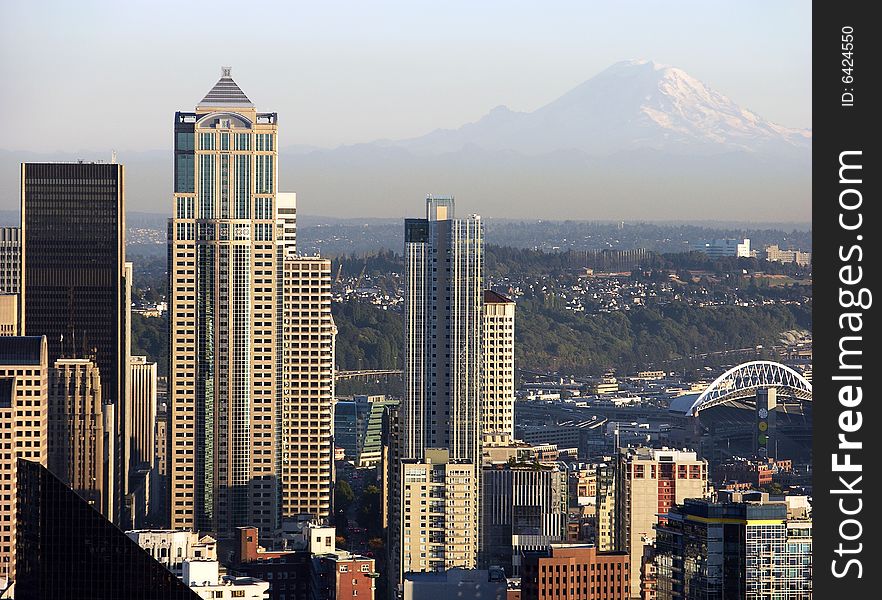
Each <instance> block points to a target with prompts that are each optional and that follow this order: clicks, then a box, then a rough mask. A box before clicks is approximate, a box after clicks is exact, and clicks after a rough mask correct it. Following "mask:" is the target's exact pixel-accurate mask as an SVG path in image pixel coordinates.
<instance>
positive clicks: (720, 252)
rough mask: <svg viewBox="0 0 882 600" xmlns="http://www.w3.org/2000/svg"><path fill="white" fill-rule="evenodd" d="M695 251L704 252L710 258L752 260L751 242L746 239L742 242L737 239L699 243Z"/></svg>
mask: <svg viewBox="0 0 882 600" xmlns="http://www.w3.org/2000/svg"><path fill="white" fill-rule="evenodd" d="M695 250H697V251H699V252H704V253H705V254H707V255H708V257H710V258H724V257H726V256H735V257H738V258H750V256H751V254H750V240H749V239H747V238H745V239H743V240H741V241H738V240H736V239H720V240H709V241H704V242H698V244H696V245H695Z"/></svg>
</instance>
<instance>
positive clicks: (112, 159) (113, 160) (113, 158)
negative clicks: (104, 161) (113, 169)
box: [110, 150, 116, 165]
mask: <svg viewBox="0 0 882 600" xmlns="http://www.w3.org/2000/svg"><path fill="white" fill-rule="evenodd" d="M110 164H112V165H115V164H116V150H111V151H110Z"/></svg>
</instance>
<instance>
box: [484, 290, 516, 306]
mask: <svg viewBox="0 0 882 600" xmlns="http://www.w3.org/2000/svg"><path fill="white" fill-rule="evenodd" d="M484 304H514V300H511V299H510V298H506V297H505V296H503V295H502V294H499V293H497V292H494V291H493V290H484Z"/></svg>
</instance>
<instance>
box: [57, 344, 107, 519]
mask: <svg viewBox="0 0 882 600" xmlns="http://www.w3.org/2000/svg"><path fill="white" fill-rule="evenodd" d="M106 408H108V409H109V410H110V411H111V412H112V410H113V406H112V405H106ZM104 409H105V405H104V403H103V402H102V397H101V373H100V371H99V369H98V367H97V366H95V363H94V362H92V361H91V360H89V359H88V358H59V359H58V360H56V361H55V364H54V365H53V366H52V369H51V371H50V377H49V444H48V447H49V470H50V471H52V473H53V474H54V475H55V476H56V477H58V478H59V479H60V480H61V481H63V482H64V483H65V484H67V485H68V486H70V487H71V489H73V490H74V491H75V492H76V493H78V494H79V495H80V496H81V497H82V498H83V499H84V500H85V501H86V502H88V503H89V504H91V505H92V506H93V507H94V508H95V510H97V511H99V512H101V514H103V515H104V516H105V518H109V517H112V516H113V494H112V487H111V483H112V482H111V480H110V476H111V475H112V474H113V467H112V465H111V464H108V462H109V461H112V460H113V454H112V453H110V452H109V450H110V447H112V445H111V442H110V441H109V440H108V439H107V437H108V436H111V435H113V429H112V425H113V422H112V421H111V420H108V419H105V414H104ZM105 424H108V425H111V429H110V430H109V431H105V429H104V427H105ZM109 446H110V447H109Z"/></svg>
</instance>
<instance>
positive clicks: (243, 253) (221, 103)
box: [168, 68, 281, 537]
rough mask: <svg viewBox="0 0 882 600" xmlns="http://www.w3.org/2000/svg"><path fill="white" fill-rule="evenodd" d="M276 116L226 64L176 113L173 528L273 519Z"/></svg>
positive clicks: (272, 526)
mask: <svg viewBox="0 0 882 600" xmlns="http://www.w3.org/2000/svg"><path fill="white" fill-rule="evenodd" d="M277 130H278V122H277V115H276V113H263V112H257V110H256V109H255V107H254V105H253V104H252V103H251V101H250V100H249V99H248V97H247V96H246V95H245V94H244V93H243V92H242V90H241V89H240V88H239V86H238V85H236V83H235V82H234V81H233V79H232V78H231V77H230V70H229V69H228V68H224V69H223V71H222V76H221V78H220V80H219V81H218V82H217V83H216V84H215V85H214V87H212V88H211V90H209V92H208V93H207V94H206V95H205V97H204V98H203V99H202V101H200V102H199V104H198V105H197V106H196V109H195V111H193V112H178V113H176V114H175V181H174V202H175V213H174V215H175V216H174V217H173V218H172V219H170V221H169V236H168V238H169V251H168V252H169V331H170V337H171V344H170V352H169V432H168V439H169V450H168V457H169V459H170V461H171V463H170V465H169V475H170V482H169V508H170V511H171V527H172V528H174V529H179V528H194V529H199V530H202V531H210V532H215V533H217V534H218V535H220V536H222V537H231V536H232V535H233V532H234V530H235V527H237V526H239V525H246V524H248V525H256V526H258V527H260V528H261V531H263V532H267V535H273V534H274V532H275V531H276V530H277V528H278V526H279V514H280V506H279V499H280V496H281V494H280V489H279V476H280V473H279V471H280V468H281V465H280V463H281V458H280V456H279V454H278V452H279V443H280V437H281V428H280V423H279V422H278V414H277V412H278V411H277V401H278V399H279V398H278V396H277V389H276V388H277V383H278V381H277V380H278V377H277V374H278V365H277V360H278V358H279V357H278V356H277V335H278V333H277V318H278V315H277V306H276V304H277V286H276V284H275V282H276V279H277V276H278V274H277V263H278V261H277V255H276V243H275V227H276V225H275V222H276V202H275V200H276V189H277V185H276V180H277V171H278V169H277V168H276V165H277V145H278V144H277Z"/></svg>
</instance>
